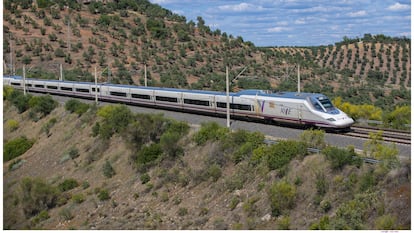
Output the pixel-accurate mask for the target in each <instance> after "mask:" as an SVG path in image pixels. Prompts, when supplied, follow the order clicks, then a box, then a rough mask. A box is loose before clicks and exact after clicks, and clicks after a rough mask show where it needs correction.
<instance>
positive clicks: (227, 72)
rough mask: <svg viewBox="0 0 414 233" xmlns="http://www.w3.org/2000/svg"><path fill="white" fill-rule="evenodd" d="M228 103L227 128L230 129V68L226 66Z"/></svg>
mask: <svg viewBox="0 0 414 233" xmlns="http://www.w3.org/2000/svg"><path fill="white" fill-rule="evenodd" d="M226 102H227V106H226V108H227V128H230V93H229V67H228V66H226Z"/></svg>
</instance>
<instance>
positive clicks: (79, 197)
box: [72, 193, 85, 204]
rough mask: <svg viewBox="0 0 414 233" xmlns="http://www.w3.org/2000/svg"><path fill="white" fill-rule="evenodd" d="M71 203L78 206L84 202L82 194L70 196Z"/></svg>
mask: <svg viewBox="0 0 414 233" xmlns="http://www.w3.org/2000/svg"><path fill="white" fill-rule="evenodd" d="M72 201H73V202H74V203H77V204H79V203H82V202H84V201H85V197H84V196H83V194H82V193H79V194H73V195H72Z"/></svg>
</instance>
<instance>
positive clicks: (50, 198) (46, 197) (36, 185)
mask: <svg viewBox="0 0 414 233" xmlns="http://www.w3.org/2000/svg"><path fill="white" fill-rule="evenodd" d="M20 187H21V190H22V195H23V197H22V208H23V212H24V214H25V215H26V217H31V216H34V215H36V214H38V213H40V212H41V211H42V210H48V209H50V208H53V207H55V206H56V204H57V201H58V197H59V191H58V189H57V188H56V187H53V186H52V185H49V184H47V183H45V182H44V181H43V180H41V179H39V178H35V179H31V178H23V179H22V181H21V184H20Z"/></svg>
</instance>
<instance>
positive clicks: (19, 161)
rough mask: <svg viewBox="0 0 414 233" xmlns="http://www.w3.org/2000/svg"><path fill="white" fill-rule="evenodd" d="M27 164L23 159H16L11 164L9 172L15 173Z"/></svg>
mask: <svg viewBox="0 0 414 233" xmlns="http://www.w3.org/2000/svg"><path fill="white" fill-rule="evenodd" d="M24 162H25V160H22V159H15V160H13V161H12V162H11V163H10V164H9V170H10V171H13V170H16V169H18V168H19V167H21V166H22V165H23V163H24Z"/></svg>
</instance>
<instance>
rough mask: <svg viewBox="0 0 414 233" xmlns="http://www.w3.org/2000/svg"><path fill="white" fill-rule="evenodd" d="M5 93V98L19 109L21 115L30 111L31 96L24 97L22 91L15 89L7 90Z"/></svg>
mask: <svg viewBox="0 0 414 233" xmlns="http://www.w3.org/2000/svg"><path fill="white" fill-rule="evenodd" d="M5 91H6V93H5V98H6V99H7V100H8V101H10V102H11V103H12V104H13V105H14V106H15V107H16V108H17V111H18V112H19V113H22V112H24V111H26V110H27V109H29V107H30V106H29V101H30V99H31V98H32V96H31V95H24V94H23V92H22V91H19V90H15V89H13V88H11V89H6V90H5Z"/></svg>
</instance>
